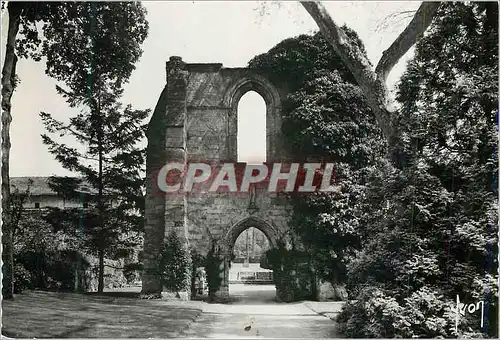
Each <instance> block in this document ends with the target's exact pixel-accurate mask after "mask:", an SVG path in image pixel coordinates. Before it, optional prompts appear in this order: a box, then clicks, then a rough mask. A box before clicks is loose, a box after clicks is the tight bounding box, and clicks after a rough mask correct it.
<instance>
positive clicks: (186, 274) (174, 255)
mask: <svg viewBox="0 0 500 340" xmlns="http://www.w3.org/2000/svg"><path fill="white" fill-rule="evenodd" d="M159 267H160V268H159V269H160V275H161V282H162V285H163V287H164V288H166V289H167V290H168V291H171V292H176V293H179V292H180V291H190V289H189V288H190V285H191V257H190V255H189V251H188V250H187V249H186V248H185V247H184V245H183V244H182V243H181V241H180V240H179V238H178V237H177V234H176V233H175V231H172V232H171V233H170V234H169V235H168V236H167V239H166V241H165V244H164V246H163V249H162V252H161V255H160V261H159Z"/></svg>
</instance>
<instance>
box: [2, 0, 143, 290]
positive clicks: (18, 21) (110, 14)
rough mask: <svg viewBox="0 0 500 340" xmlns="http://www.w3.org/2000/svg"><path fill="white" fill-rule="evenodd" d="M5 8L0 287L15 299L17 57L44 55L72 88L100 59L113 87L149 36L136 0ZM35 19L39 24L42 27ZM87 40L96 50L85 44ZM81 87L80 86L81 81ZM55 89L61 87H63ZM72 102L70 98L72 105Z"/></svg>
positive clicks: (19, 3) (52, 73) (50, 72)
mask: <svg viewBox="0 0 500 340" xmlns="http://www.w3.org/2000/svg"><path fill="white" fill-rule="evenodd" d="M4 9H6V10H7V11H8V17H9V26H8V33H7V44H6V54H5V60H4V64H3V68H2V208H3V209H2V211H3V212H4V213H3V214H2V220H3V232H4V233H3V237H2V243H3V249H4V251H3V253H2V254H3V260H4V261H3V263H4V265H3V267H2V270H3V274H4V275H3V286H2V287H3V288H2V291H3V297H4V298H6V299H9V298H13V286H12V279H13V277H12V266H13V256H12V251H13V248H12V231H11V228H10V216H9V214H8V213H7V212H8V202H9V195H10V184H9V152H10V135H9V129H10V123H11V121H12V115H11V98H12V94H13V91H14V88H15V86H16V84H17V82H18V80H19V79H18V78H17V77H16V65H17V62H18V57H21V58H31V59H32V60H35V61H40V60H41V59H42V57H45V58H46V62H47V63H46V65H47V70H46V71H47V74H48V75H50V76H52V77H54V78H55V79H57V80H60V81H62V82H65V83H66V82H67V83H70V84H67V85H69V88H70V90H71V91H74V90H75V88H76V87H78V86H76V87H75V86H72V85H71V84H73V85H75V84H77V83H80V85H82V84H83V83H84V82H86V81H87V78H88V76H90V75H91V74H93V75H94V76H95V75H96V73H97V72H96V71H97V70H96V68H95V67H94V68H92V67H88V68H87V70H88V74H83V73H82V72H77V69H78V68H80V70H81V69H82V68H83V67H86V66H89V65H90V64H94V65H95V64H98V65H99V67H100V69H99V71H100V72H99V73H100V76H101V74H104V75H105V76H106V77H107V79H108V80H109V81H110V83H109V84H108V85H107V86H108V87H109V88H113V87H114V89H116V88H119V87H120V86H119V85H120V84H121V83H122V82H123V81H126V79H128V77H129V76H130V73H131V72H132V70H133V68H134V66H133V65H134V63H135V62H136V61H137V60H138V58H139V57H140V55H141V49H140V44H141V43H142V42H143V41H144V39H145V37H146V35H147V31H148V24H147V21H146V19H145V10H144V8H143V7H142V6H141V5H140V4H139V3H137V2H133V3H131V2H120V3H105V2H99V3H92V4H90V3H82V2H40V1H37V2H23V1H9V2H8V3H7V6H4V2H2V10H4ZM37 24H41V26H42V27H41V29H40V27H37ZM97 32H98V33H97ZM42 37H43V39H42ZM117 38H118V39H117ZM91 42H93V46H94V48H95V50H94V51H92V48H90V49H89V47H90V46H92V43H91ZM103 47H106V50H107V53H100V52H99V49H102V48H103ZM96 52H97V53H96ZM76 78H79V79H76ZM101 81H102V79H101ZM89 83H92V82H89ZM93 83H95V80H94V81H93ZM101 87H102V86H101ZM80 89H83V87H81V86H80ZM58 90H60V91H62V92H64V90H62V89H61V88H58ZM91 91H92V89H91ZM84 92H88V91H85V90H84ZM80 94H81V93H80ZM73 100H74V98H73ZM80 101H81V100H80ZM76 103H77V102H75V101H73V104H76Z"/></svg>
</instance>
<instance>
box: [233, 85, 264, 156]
mask: <svg viewBox="0 0 500 340" xmlns="http://www.w3.org/2000/svg"><path fill="white" fill-rule="evenodd" d="M237 115H238V125H237V143H236V144H237V159H238V162H244V163H249V164H261V163H264V162H265V161H266V152H267V146H266V144H267V143H266V102H265V101H264V98H262V96H261V95H260V94H258V93H257V92H255V91H248V92H246V93H245V94H244V95H243V96H242V97H241V98H240V100H239V102H238V109H237Z"/></svg>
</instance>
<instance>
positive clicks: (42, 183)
mask: <svg viewBox="0 0 500 340" xmlns="http://www.w3.org/2000/svg"><path fill="white" fill-rule="evenodd" d="M73 178H75V179H77V177H73ZM30 179H31V180H32V181H33V182H32V184H31V187H30V195H32V196H56V195H57V193H56V192H54V190H52V189H51V188H50V186H49V179H50V177H36V176H30V177H11V178H10V190H11V191H14V190H16V189H18V190H19V191H21V192H22V191H25V190H26V188H27V187H28V183H29V180H30ZM80 189H81V190H82V191H83V192H90V193H96V192H97V191H96V190H95V189H94V188H92V187H91V186H90V185H89V184H88V183H87V182H86V181H84V180H82V184H81V185H80Z"/></svg>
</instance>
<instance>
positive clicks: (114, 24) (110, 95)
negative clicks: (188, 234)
mask: <svg viewBox="0 0 500 340" xmlns="http://www.w3.org/2000/svg"><path fill="white" fill-rule="evenodd" d="M68 15H69V16H70V17H71V18H73V17H75V20H67V19H66V16H68ZM58 20H59V21H58ZM52 21H53V22H55V23H57V25H55V24H53V25H48V24H45V26H44V37H45V40H43V41H42V49H41V53H42V54H43V55H44V56H46V57H47V70H46V72H47V74H48V75H50V76H51V77H53V78H55V79H57V80H59V81H61V82H62V84H63V85H61V86H59V85H58V86H56V89H57V91H58V93H59V94H61V95H62V96H63V97H64V98H65V99H66V101H67V103H68V104H69V105H70V107H78V108H81V109H82V111H81V113H79V114H78V115H77V116H75V117H72V118H70V120H69V124H64V123H62V122H60V121H57V120H55V119H54V118H52V116H51V115H50V114H48V113H44V112H42V113H41V114H40V116H41V118H42V122H43V124H44V126H45V128H46V130H47V132H48V134H44V135H42V138H43V142H44V143H45V144H46V145H48V147H49V151H50V153H52V154H53V155H54V156H55V157H56V159H57V160H58V161H59V162H60V163H61V164H62V166H63V167H64V168H66V169H68V170H70V171H72V172H75V173H78V174H79V175H80V176H81V177H83V179H84V180H85V182H86V184H87V186H88V190H87V191H88V192H87V194H88V195H86V197H85V200H86V201H87V202H89V203H90V204H89V209H86V211H85V216H84V219H85V223H84V225H85V229H84V233H83V237H84V238H85V241H86V242H84V244H85V246H86V250H87V251H90V252H92V253H94V254H96V255H97V256H98V258H99V265H98V266H99V285H98V291H99V292H102V291H103V288H104V279H103V276H104V258H105V257H106V256H108V257H113V258H116V257H125V256H126V255H127V254H126V253H127V251H129V250H130V249H131V248H133V247H134V246H135V245H138V244H139V243H140V242H141V239H140V232H141V228H142V225H143V221H142V216H143V213H144V198H143V184H144V183H143V178H142V176H143V171H144V169H143V167H144V163H145V162H144V156H145V152H144V150H143V149H141V148H140V147H139V145H138V143H139V142H140V141H141V140H142V139H143V138H144V136H145V135H144V133H145V126H144V124H143V121H144V119H145V118H146V117H147V115H148V114H149V110H134V109H133V108H132V107H131V106H130V105H127V106H125V107H123V105H122V103H121V102H120V97H121V96H122V94H123V88H122V86H123V84H124V83H125V82H126V81H127V80H128V78H129V77H130V75H131V72H132V71H133V70H134V63H135V62H136V61H137V60H138V59H139V57H140V56H141V54H142V50H141V48H140V45H141V44H142V43H143V42H144V40H145V39H146V36H147V32H148V25H147V21H146V19H145V10H144V8H143V7H142V6H141V5H140V4H137V3H119V4H114V3H69V5H67V6H64V7H63V8H59V9H58V11H57V12H56V14H55V17H54V18H52ZM50 134H51V135H57V136H59V137H63V136H71V137H73V138H74V139H76V141H77V142H78V143H79V144H81V147H80V148H77V147H70V146H68V145H66V144H65V143H64V142H58V141H55V140H54V139H53V137H52V136H50ZM82 149H83V150H82ZM69 182H71V180H70V179H60V178H54V179H53V188H54V190H55V191H56V192H58V193H59V194H61V195H66V196H69V197H71V198H77V197H78V196H79V195H80V194H81V192H82V190H81V189H80V187H81V186H79V185H78V183H69ZM68 188H72V190H71V189H68ZM77 189H78V190H77ZM76 214H77V211H73V212H71V211H58V210H56V209H54V211H53V216H52V217H53V218H52V220H54V221H61V220H64V219H65V222H69V223H66V224H69V225H73V226H75V224H74V223H71V221H75V220H76V218H75V216H76ZM73 229H75V228H73Z"/></svg>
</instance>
